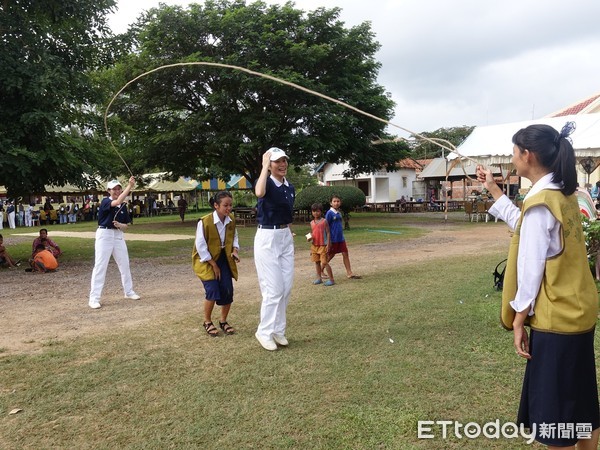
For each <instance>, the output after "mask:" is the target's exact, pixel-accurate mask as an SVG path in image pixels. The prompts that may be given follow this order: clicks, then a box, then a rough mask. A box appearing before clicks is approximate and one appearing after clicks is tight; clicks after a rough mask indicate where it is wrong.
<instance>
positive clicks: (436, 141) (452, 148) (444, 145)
mask: <svg viewBox="0 0 600 450" xmlns="http://www.w3.org/2000/svg"><path fill="white" fill-rule="evenodd" d="M183 66H209V67H221V68H226V69H233V70H238V71H240V72H245V73H248V74H250V75H254V76H257V77H261V78H265V79H268V80H271V81H274V82H276V83H280V84H283V85H286V86H290V87H292V88H294V89H298V90H300V91H303V92H306V93H308V94H310V95H315V96H317V97H320V98H323V99H325V100H328V101H330V102H333V103H336V104H338V105H340V106H342V107H344V108H347V109H350V110H352V111H354V112H357V113H359V114H362V115H363V116H366V117H369V118H371V119H373V120H377V121H379V122H383V123H385V124H386V125H390V126H393V127H395V128H398V129H400V130H402V131H405V132H407V133H410V134H411V135H413V136H414V137H416V138H418V139H421V140H425V141H428V142H431V143H432V144H434V145H437V146H438V147H441V148H443V149H445V150H448V151H449V152H452V153H455V154H456V155H457V156H459V158H460V159H468V160H470V161H473V162H475V163H477V161H476V160H474V159H472V158H469V157H467V156H463V155H461V154H460V153H459V152H458V151H457V150H456V147H455V146H454V145H453V144H451V143H450V142H448V141H447V140H444V139H438V138H428V137H426V136H423V135H421V134H419V133H416V132H414V131H411V130H409V129H407V128H404V127H402V126H400V125H397V124H395V123H392V122H390V121H389V120H386V119H382V118H381V117H377V116H375V115H373V114H371V113H368V112H366V111H363V110H361V109H359V108H356V107H355V106H352V105H349V104H348V103H345V102H343V101H341V100H338V99H336V98H333V97H330V96H328V95H325V94H321V93H320V92H316V91H313V90H312V89H308V88H306V87H304V86H300V85H299V84H296V83H292V82H291V81H286V80H283V79H281V78H277V77H274V76H272V75H268V74H265V73H262V72H256V71H254V70H251V69H247V68H245V67H241V66H235V65H232V64H223V63H215V62H208V61H192V62H185V63H174V64H165V65H162V66H159V67H156V68H154V69H152V70H148V71H146V72H144V73H142V74H140V75H138V76H137V77H135V78H133V79H131V80H129V81H128V82H127V83H125V85H123V87H122V88H121V89H119V90H118V91H117V93H116V94H115V95H114V96H113V97H112V98H111V100H110V102H109V103H108V105H107V106H106V111H105V112H104V131H105V133H106V137H107V139H108V141H109V143H110V145H111V147H112V148H113V150H114V151H115V152H116V153H117V155H118V156H119V158H120V159H121V161H122V162H123V164H125V167H126V168H127V170H128V171H129V173H130V175H131V176H133V173H132V172H131V169H130V168H129V165H128V164H127V162H126V161H125V160H124V159H123V157H122V156H121V154H120V153H119V151H118V150H117V148H116V147H115V145H114V143H113V141H112V139H111V137H110V133H109V130H108V113H109V111H110V107H111V106H112V104H113V103H114V101H115V100H116V99H117V97H118V96H119V95H120V94H121V93H122V92H123V91H124V90H125V89H127V87H128V86H129V85H131V84H132V83H135V82H136V81H137V80H139V79H140V78H143V77H145V76H147V75H150V74H152V73H154V72H158V71H160V70H165V69H169V68H173V67H183ZM383 142H385V141H381V143H383ZM455 165H456V163H454V164H453V165H452V167H454V166H455ZM450 170H451V169H450ZM463 170H464V169H463ZM447 175H448V174H446V176H447Z"/></svg>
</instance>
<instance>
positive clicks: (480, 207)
mask: <svg viewBox="0 0 600 450" xmlns="http://www.w3.org/2000/svg"><path fill="white" fill-rule="evenodd" d="M485 206H486V205H485V202H477V209H476V213H477V222H479V218H481V220H483V219H484V218H485V221H486V223H487V221H488V218H489V217H490V216H489V214H488V213H487V209H486V207H485Z"/></svg>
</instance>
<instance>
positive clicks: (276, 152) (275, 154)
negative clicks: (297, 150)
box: [269, 147, 290, 161]
mask: <svg viewBox="0 0 600 450" xmlns="http://www.w3.org/2000/svg"><path fill="white" fill-rule="evenodd" d="M269 151H270V152H271V156H270V157H269V160H271V161H277V160H278V159H281V158H285V159H290V158H289V156H288V155H286V154H285V152H284V151H283V150H281V149H280V148H277V147H271V148H270V149H269Z"/></svg>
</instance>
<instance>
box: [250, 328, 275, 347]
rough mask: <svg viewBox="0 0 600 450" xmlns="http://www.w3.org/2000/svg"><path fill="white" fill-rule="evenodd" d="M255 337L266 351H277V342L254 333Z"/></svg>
mask: <svg viewBox="0 0 600 450" xmlns="http://www.w3.org/2000/svg"><path fill="white" fill-rule="evenodd" d="M254 336H255V337H256V339H257V340H258V342H260V345H262V346H263V348H264V349H265V350H269V351H273V350H277V344H276V343H275V341H274V340H273V339H265V338H263V337H262V336H260V335H259V334H258V332H256V333H254Z"/></svg>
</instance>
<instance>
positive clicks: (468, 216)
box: [465, 202, 477, 222]
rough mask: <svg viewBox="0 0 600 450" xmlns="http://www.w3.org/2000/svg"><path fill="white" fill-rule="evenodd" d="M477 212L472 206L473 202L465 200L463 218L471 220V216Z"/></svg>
mask: <svg viewBox="0 0 600 450" xmlns="http://www.w3.org/2000/svg"><path fill="white" fill-rule="evenodd" d="M476 215H477V214H476V213H475V209H474V208H473V203H471V202H465V219H468V220H469V222H473V218H474V217H475V216H476Z"/></svg>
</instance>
